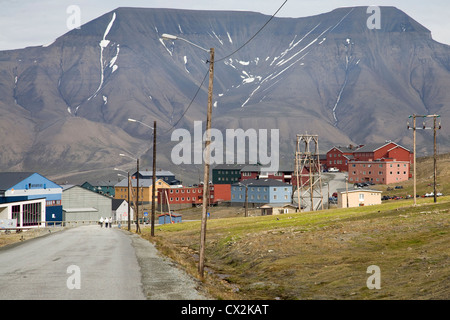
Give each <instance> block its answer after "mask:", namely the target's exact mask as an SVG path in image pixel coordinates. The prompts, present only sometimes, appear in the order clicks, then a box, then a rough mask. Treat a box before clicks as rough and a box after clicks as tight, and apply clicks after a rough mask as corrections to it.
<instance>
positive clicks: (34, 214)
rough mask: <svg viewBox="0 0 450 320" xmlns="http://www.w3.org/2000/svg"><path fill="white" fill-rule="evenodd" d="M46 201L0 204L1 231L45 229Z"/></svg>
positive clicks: (34, 200) (43, 199) (36, 200)
mask: <svg viewBox="0 0 450 320" xmlns="http://www.w3.org/2000/svg"><path fill="white" fill-rule="evenodd" d="M45 209H46V199H45V198H42V199H33V200H24V201H14V202H6V203H0V229H4V228H24V227H25V228H26V227H39V226H41V227H45V226H46V223H45V217H46V210H45Z"/></svg>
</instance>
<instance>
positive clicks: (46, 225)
mask: <svg viewBox="0 0 450 320" xmlns="http://www.w3.org/2000/svg"><path fill="white" fill-rule="evenodd" d="M98 224H99V221H98V220H79V221H45V222H40V223H39V225H34V226H25V227H14V228H0V231H7V232H10V231H16V232H20V231H22V230H34V229H41V228H53V227H55V228H56V227H67V228H71V227H79V226H87V225H98ZM118 224H121V225H122V226H123V225H125V224H127V222H124V221H113V223H112V225H113V226H114V225H116V226H117V225H118ZM131 224H132V225H134V224H135V221H131Z"/></svg>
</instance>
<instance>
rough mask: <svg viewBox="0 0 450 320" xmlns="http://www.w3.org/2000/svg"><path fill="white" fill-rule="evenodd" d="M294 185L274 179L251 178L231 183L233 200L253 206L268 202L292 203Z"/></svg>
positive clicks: (233, 201)
mask: <svg viewBox="0 0 450 320" xmlns="http://www.w3.org/2000/svg"><path fill="white" fill-rule="evenodd" d="M291 200H292V185H289V184H287V183H284V182H281V181H278V180H272V179H249V180H245V181H242V182H239V183H235V184H232V185H231V202H232V203H237V204H244V203H245V202H246V201H247V202H248V203H249V204H251V205H252V206H255V205H258V204H266V203H284V204H286V203H290V202H291Z"/></svg>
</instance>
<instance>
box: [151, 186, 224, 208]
mask: <svg viewBox="0 0 450 320" xmlns="http://www.w3.org/2000/svg"><path fill="white" fill-rule="evenodd" d="M230 200H231V185H229V184H212V185H210V186H209V205H217V204H220V203H223V202H229V201H230ZM158 203H159V204H160V206H159V210H161V211H168V210H169V206H170V210H178V209H182V208H187V207H193V206H198V205H201V204H203V185H201V186H199V187H180V188H161V189H159V190H158Z"/></svg>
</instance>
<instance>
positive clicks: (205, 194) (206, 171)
mask: <svg viewBox="0 0 450 320" xmlns="http://www.w3.org/2000/svg"><path fill="white" fill-rule="evenodd" d="M161 38H162V39H163V40H182V41H184V42H187V43H189V44H190V45H193V46H194V47H196V48H199V49H201V50H203V51H206V52H209V55H210V56H209V85H208V108H207V113H206V139H205V153H206V156H205V158H206V159H205V165H204V179H203V181H204V184H203V206H202V225H201V234H200V253H199V262H198V272H199V275H200V277H201V278H203V275H204V266H205V242H206V221H207V209H208V208H207V206H208V200H209V198H208V196H209V158H210V154H209V153H210V151H209V145H210V143H211V114H212V93H213V80H214V48H211V49H209V50H208V49H205V48H203V47H201V46H199V45H197V44H195V43H192V42H190V41H189V40H186V39H183V38H180V37H177V36H174V35H171V34H167V33H163V34H162V36H161Z"/></svg>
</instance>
